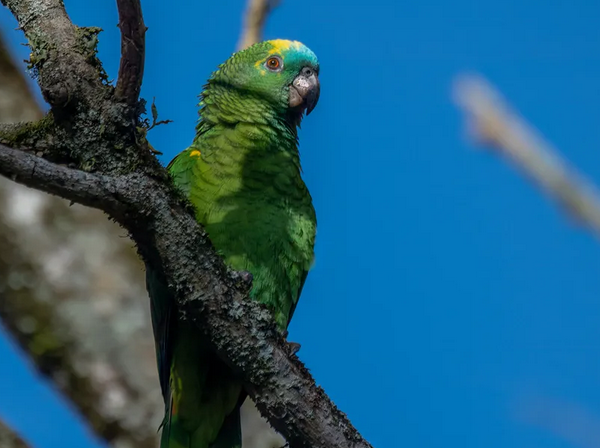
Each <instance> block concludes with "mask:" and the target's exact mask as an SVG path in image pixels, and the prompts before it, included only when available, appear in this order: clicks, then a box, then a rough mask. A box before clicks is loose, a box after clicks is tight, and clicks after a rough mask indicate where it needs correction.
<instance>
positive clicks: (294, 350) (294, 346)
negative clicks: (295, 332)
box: [282, 330, 301, 355]
mask: <svg viewBox="0 0 600 448" xmlns="http://www.w3.org/2000/svg"><path fill="white" fill-rule="evenodd" d="M288 334H289V332H288V331H287V330H284V331H283V334H282V336H283V338H284V339H285V340H286V341H285V343H286V344H287V345H288V348H289V349H290V354H291V355H295V354H296V353H298V352H299V351H300V347H301V345H300V344H298V343H297V342H288V341H287V337H288Z"/></svg>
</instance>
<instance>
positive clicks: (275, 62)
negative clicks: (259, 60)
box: [265, 56, 282, 72]
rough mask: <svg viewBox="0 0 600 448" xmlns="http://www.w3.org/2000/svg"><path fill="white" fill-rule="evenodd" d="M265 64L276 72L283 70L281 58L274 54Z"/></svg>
mask: <svg viewBox="0 0 600 448" xmlns="http://www.w3.org/2000/svg"><path fill="white" fill-rule="evenodd" d="M265 65H266V66H267V68H268V69H269V70H272V71H274V72H276V71H279V70H281V66H282V63H281V59H280V58H279V57H277V56H272V57H270V58H269V59H267V62H265Z"/></svg>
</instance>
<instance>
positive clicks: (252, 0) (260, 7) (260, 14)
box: [238, 0, 279, 50]
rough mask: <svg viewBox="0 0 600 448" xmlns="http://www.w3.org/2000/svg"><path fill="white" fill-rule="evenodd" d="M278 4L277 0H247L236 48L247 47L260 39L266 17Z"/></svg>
mask: <svg viewBox="0 0 600 448" xmlns="http://www.w3.org/2000/svg"><path fill="white" fill-rule="evenodd" d="M278 4H279V0H248V5H247V6H246V13H245V14H244V25H243V27H242V34H241V36H240V40H239V42H238V50H243V49H244V48H248V47H249V46H250V45H253V44H255V43H257V42H260V41H261V40H262V35H263V30H264V28H265V22H266V20H267V17H268V16H269V13H270V12H271V11H272V10H273V9H274V8H275V7H277V5H278Z"/></svg>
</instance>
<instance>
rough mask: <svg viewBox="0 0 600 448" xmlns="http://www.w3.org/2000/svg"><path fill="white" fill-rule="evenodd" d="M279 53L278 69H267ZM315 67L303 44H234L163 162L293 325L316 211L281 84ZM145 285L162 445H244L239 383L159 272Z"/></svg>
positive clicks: (296, 115) (235, 261)
mask: <svg viewBox="0 0 600 448" xmlns="http://www.w3.org/2000/svg"><path fill="white" fill-rule="evenodd" d="M273 54H276V55H278V56H279V57H281V59H282V61H283V64H284V68H283V70H282V71H281V72H280V73H270V72H267V71H265V67H264V64H263V62H264V61H265V60H266V58H268V57H270V56H271V55H273ZM307 65H308V66H310V67H312V68H313V69H314V70H315V71H316V72H318V63H317V61H316V57H315V56H314V54H313V53H312V52H311V51H310V50H308V49H307V48H306V47H304V46H303V45H302V44H299V43H293V42H289V41H269V42H263V43H260V44H257V45H255V46H253V47H250V48H249V49H247V50H245V51H242V52H239V53H236V54H234V55H233V56H232V57H231V58H230V59H229V60H228V61H226V62H225V63H224V64H222V65H221V66H220V67H219V69H218V70H217V71H216V72H215V73H213V76H212V77H211V79H210V80H209V82H208V84H207V85H206V86H205V90H204V92H203V93H202V95H201V101H200V107H201V111H200V114H201V118H200V121H199V124H198V126H197V129H196V131H197V133H196V137H195V139H194V141H193V143H192V145H191V146H190V147H189V148H188V149H186V150H185V151H183V152H182V153H180V154H179V155H178V156H177V157H176V158H175V159H174V160H173V161H172V162H171V163H170V164H169V167H168V168H169V171H170V173H171V175H172V176H173V180H174V182H175V184H176V185H177V186H178V187H179V188H180V189H181V190H182V192H183V193H184V194H185V195H186V196H187V197H188V198H189V199H190V201H191V202H192V204H193V205H194V207H195V209H196V218H197V220H198V221H199V222H200V223H201V224H202V225H203V226H204V228H205V229H206V231H207V232H208V235H209V237H210V239H211V241H212V242H213V244H214V246H215V248H216V250H217V251H218V253H219V254H220V255H221V256H222V257H223V259H224V261H225V263H226V264H228V265H229V266H230V267H231V268H233V269H235V270H241V271H249V272H251V273H252V275H253V278H254V281H253V288H252V291H251V293H250V295H251V297H252V298H253V299H255V300H258V301H260V302H262V303H264V304H266V305H267V306H268V307H269V309H270V310H271V311H272V313H273V315H274V317H275V320H276V322H277V324H278V325H279V327H280V328H281V329H285V328H286V327H287V325H288V324H289V320H290V319H291V315H292V313H293V310H294V309H295V307H296V304H297V302H298V299H299V296H300V292H301V289H302V286H303V284H304V280H305V279H306V274H307V272H308V270H309V269H310V266H311V264H312V260H313V248H314V242H315V232H316V217H315V211H314V209H313V206H312V201H311V197H310V194H309V192H308V189H307V188H306V185H305V184H304V182H303V180H302V176H301V168H300V157H299V153H298V148H297V133H296V125H297V124H298V123H299V121H300V119H301V113H302V111H300V112H298V110H296V111H292V110H290V108H289V107H288V96H289V85H290V84H291V82H292V81H293V79H294V77H295V76H296V75H297V74H298V73H299V72H300V70H301V69H302V68H303V67H304V66H307ZM147 287H148V291H149V293H150V297H151V300H152V315H153V316H152V317H153V325H154V333H155V339H156V347H157V360H158V368H159V373H160V381H161V387H162V390H163V396H164V399H165V409H166V416H165V420H164V422H163V425H162V431H163V432H162V438H161V448H241V425H240V415H239V407H240V406H241V404H242V402H243V400H244V398H245V392H244V391H243V389H242V383H241V381H240V379H239V378H237V377H236V376H235V374H234V373H233V371H231V370H230V369H229V367H227V366H226V365H225V364H224V363H223V362H222V361H220V359H219V358H218V357H217V356H216V355H215V354H214V353H212V351H211V350H210V347H209V346H208V344H207V342H206V341H205V340H204V339H203V335H202V332H201V330H200V329H198V328H196V327H194V325H193V324H191V323H189V322H185V321H180V320H179V319H178V318H177V315H178V313H177V311H176V310H175V309H174V299H173V297H172V296H171V294H170V293H169V291H168V288H166V286H165V283H164V281H162V279H160V278H158V277H157V275H156V274H155V273H153V272H150V271H149V272H148V275H147Z"/></svg>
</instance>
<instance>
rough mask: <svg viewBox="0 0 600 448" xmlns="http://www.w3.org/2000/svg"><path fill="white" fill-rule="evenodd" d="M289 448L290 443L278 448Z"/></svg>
mask: <svg viewBox="0 0 600 448" xmlns="http://www.w3.org/2000/svg"><path fill="white" fill-rule="evenodd" d="M289 447H290V442H285V445H283V446H282V447H279V448H289Z"/></svg>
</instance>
